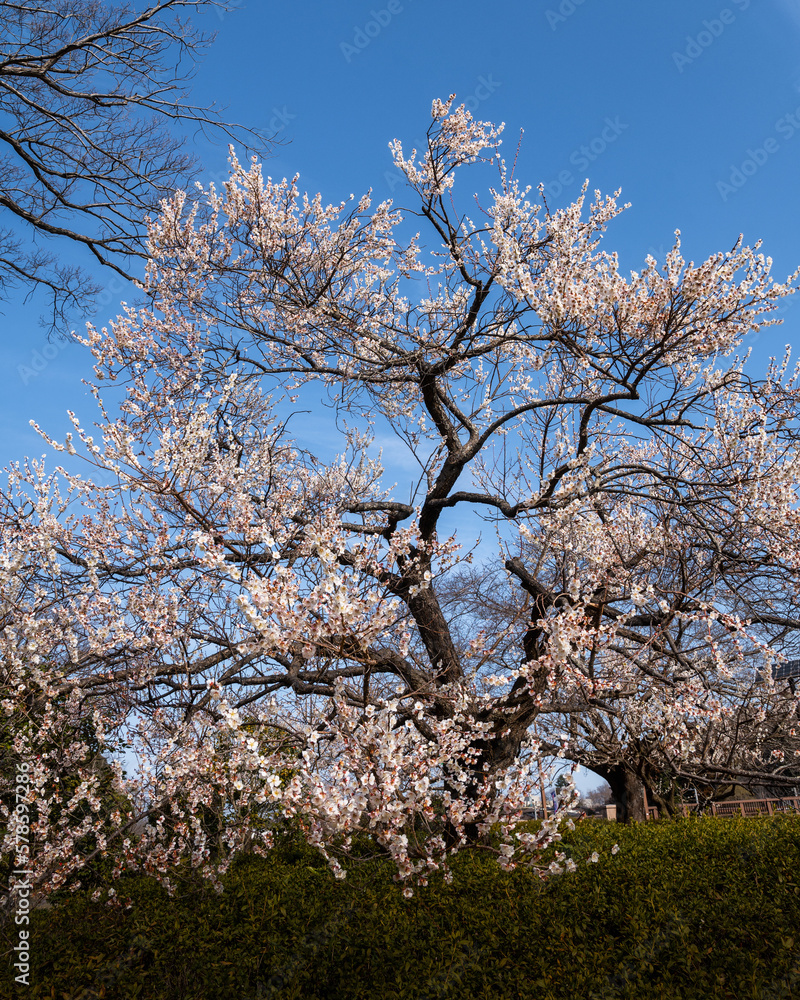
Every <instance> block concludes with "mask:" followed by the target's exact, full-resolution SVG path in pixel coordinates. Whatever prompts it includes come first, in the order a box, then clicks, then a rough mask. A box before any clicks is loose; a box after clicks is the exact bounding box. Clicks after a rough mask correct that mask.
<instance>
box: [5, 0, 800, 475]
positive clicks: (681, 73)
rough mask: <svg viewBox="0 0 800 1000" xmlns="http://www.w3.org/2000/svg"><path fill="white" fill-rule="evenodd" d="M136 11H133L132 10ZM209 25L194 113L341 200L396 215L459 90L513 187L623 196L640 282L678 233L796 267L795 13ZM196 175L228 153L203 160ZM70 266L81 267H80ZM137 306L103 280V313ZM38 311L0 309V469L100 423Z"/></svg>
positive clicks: (618, 4)
mask: <svg viewBox="0 0 800 1000" xmlns="http://www.w3.org/2000/svg"><path fill="white" fill-rule="evenodd" d="M137 6H138V5H137ZM233 6H235V7H236V9H235V10H233V11H231V12H230V13H228V14H224V15H221V14H219V13H218V12H217V13H213V12H209V13H207V14H206V15H205V16H204V17H202V18H201V19H199V21H198V23H199V25H200V26H201V27H203V28H205V29H207V30H212V31H217V33H218V38H217V41H216V43H215V44H214V46H213V47H212V48H211V49H210V50H209V51H208V54H207V55H206V57H205V59H204V62H203V64H202V65H201V66H200V67H199V70H198V74H197V77H196V81H195V86H194V93H193V97H194V99H195V101H196V102H197V103H211V102H216V103H217V104H219V105H222V106H226V107H227V109H228V110H227V117H228V118H229V119H231V120H237V121H239V122H241V123H242V124H245V125H249V126H253V127H257V128H261V129H264V130H265V131H267V132H276V133H277V138H278V139H279V140H280V143H281V145H280V146H278V147H277V148H276V150H275V153H274V155H273V157H272V158H271V159H270V160H269V161H268V162H267V164H266V165H265V173H267V174H271V175H272V176H278V177H282V176H284V175H290V176H291V175H293V174H295V173H299V174H300V186H301V188H305V189H307V190H309V191H311V192H316V191H321V192H322V194H323V197H324V198H325V199H326V200H330V201H336V200H339V199H341V198H343V197H347V196H348V195H349V194H350V193H354V194H355V195H356V196H358V195H359V194H360V193H361V192H362V191H364V190H365V189H367V188H370V187H371V188H373V189H374V192H375V195H376V198H377V199H378V200H382V199H383V198H386V197H393V198H395V201H396V203H397V204H399V205H404V204H405V203H406V202H405V201H404V197H403V188H402V185H401V184H400V182H399V178H398V176H397V174H396V172H395V171H394V169H393V166H392V162H391V158H390V154H389V151H388V148H387V145H388V143H389V141H390V140H391V139H392V138H394V137H398V138H400V139H402V140H403V142H404V144H408V145H413V144H416V143H418V140H419V137H422V136H424V133H425V129H426V128H427V125H428V122H429V115H430V106H431V100H432V99H433V98H435V97H439V98H446V97H447V96H448V95H449V94H450V93H453V92H454V93H456V95H457V97H458V100H459V102H460V101H466V102H467V104H468V106H469V107H470V109H471V110H473V112H474V114H475V115H476V117H479V118H482V119H488V120H491V121H504V122H505V123H506V133H505V135H506V153H507V156H508V157H509V159H511V158H513V153H514V148H515V146H516V142H517V138H518V136H519V132H520V130H521V129H524V136H523V139H522V146H521V150H520V156H519V161H518V168H517V175H518V177H519V178H520V179H521V180H522V181H524V182H525V183H530V184H532V185H534V186H535V185H537V184H538V183H539V182H544V183H545V184H546V185H547V191H548V195H549V200H550V203H551V205H556V206H558V205H561V204H566V203H567V202H568V201H571V200H573V199H574V198H575V197H576V196H577V194H578V192H579V190H580V187H581V184H582V182H583V181H584V179H586V178H588V179H589V182H590V189H594V188H600V189H601V191H603V192H613V191H615V190H616V189H617V188H621V189H622V196H621V200H622V201H629V202H631V203H632V207H631V208H630V209H629V210H628V211H627V212H626V213H625V214H624V215H623V216H622V218H620V219H618V220H617V221H615V222H614V224H613V225H612V226H611V228H610V229H609V232H608V236H607V240H606V246H607V248H608V249H616V250H618V251H619V253H620V258H621V261H622V263H623V265H624V266H626V267H628V268H633V269H639V268H640V267H641V266H642V262H643V259H644V256H645V255H646V254H647V253H648V252H650V253H653V254H654V255H655V256H656V257H657V258H663V255H664V253H665V252H666V249H667V248H668V247H669V246H670V245H671V243H672V238H673V232H674V230H675V229H680V230H681V232H682V238H683V249H684V253H685V255H686V256H687V257H688V258H693V259H695V260H699V259H700V258H702V257H704V256H706V255H708V254H710V253H712V252H714V251H717V250H723V249H727V248H729V247H731V246H732V245H733V244H734V243H735V241H736V240H737V238H738V236H739V234H740V233H743V234H744V237H745V240H746V241H747V242H750V243H752V242H755V241H756V240H757V239H759V238H760V239H763V241H764V252H765V253H767V254H768V255H770V256H772V257H773V259H774V261H775V272H774V273H775V275H776V277H777V278H778V280H783V278H785V276H786V275H787V274H788V273H789V272H790V271H792V270H794V268H795V267H797V265H798V264H800V0H613V2H610V0H493V2H492V3H491V4H489V3H480V4H479V3H477V2H475V0H460V2H459V3H452V2H451V3H444V2H442V0H427V2H423V0H388V2H387V0H342V2H335V3H334V2H321V0H292V2H284V3H280V4H279V3H274V2H271V0H242V2H237V3H235V4H233ZM198 152H199V153H200V155H201V157H202V159H203V161H204V165H205V172H204V174H203V175H202V176H201V178H200V179H203V180H208V179H209V177H211V176H213V175H214V174H215V173H216V174H217V177H218V178H221V176H222V172H224V169H225V161H226V152H225V150H224V149H222V148H220V147H212V146H209V145H208V144H207V143H205V141H204V140H203V141H202V142H201V145H199V146H198ZM76 259H78V260H79V259H80V258H79V257H76ZM125 297H127V298H128V299H132V298H133V297H134V293H133V292H132V291H131V290H129V289H125V288H124V287H123V286H122V283H121V282H119V281H118V279H114V278H113V276H110V277H108V278H107V279H106V291H105V293H104V295H103V297H102V299H101V303H100V310H99V312H98V315H97V316H96V317H95V318H96V319H97V320H98V321H99V322H103V321H104V320H107V319H108V318H110V317H112V316H113V315H115V313H116V311H117V307H118V304H119V300H120V299H121V298H125ZM796 300H797V296H796V297H795V299H794V300H790V305H789V306H788V308H786V310H785V317H786V322H785V325H784V326H783V327H779V328H772V329H771V330H770V331H767V333H766V334H765V335H763V336H762V337H761V338H760V340H758V341H757V342H755V341H754V342H753V345H752V346H753V348H754V353H755V355H756V361H757V365H758V366H760V365H763V362H764V360H765V359H766V358H767V357H768V356H769V355H770V354H781V353H782V351H783V345H784V344H787V343H788V344H792V343H796V342H797V341H798V329H799V328H800V308H797V302H796ZM38 311H39V310H38V307H37V303H36V302H35V301H34V302H31V303H28V304H27V305H23V304H22V302H21V300H17V301H16V302H14V303H11V304H10V305H7V306H6V307H5V308H4V314H3V315H2V316H0V330H2V333H3V336H2V337H1V338H0V363H1V364H2V366H3V372H4V376H5V378H4V392H3V395H2V398H1V399H0V419H1V420H2V423H1V424H0V427H2V438H1V439H0V441H1V443H0V466H2V465H5V464H6V463H7V462H9V461H11V460H15V459H19V458H21V457H22V456H24V455H25V454H33V455H37V454H41V453H42V452H43V450H44V448H43V445H42V444H41V442H40V441H39V439H38V438H37V437H36V436H35V435H34V434H33V432H32V430H31V429H30V427H29V426H28V421H29V420H30V419H31V418H34V419H36V420H37V421H38V422H39V423H40V424H42V425H43V426H45V427H46V428H48V429H49V430H51V431H52V432H53V433H54V434H55V435H56V436H58V435H59V434H62V433H63V431H64V430H65V429H67V424H66V420H65V417H64V413H65V411H66V409H67V408H72V409H74V410H76V411H77V412H78V414H79V416H80V415H81V414H83V415H84V418H85V421H86V422H91V420H92V418H93V416H94V409H93V404H92V403H91V400H90V399H89V398H88V397H87V396H86V390H85V387H83V386H82V385H81V379H82V378H84V377H88V375H89V373H90V367H91V366H90V359H89V357H88V356H87V353H86V352H85V351H84V350H83V349H81V348H80V347H77V346H75V345H64V344H58V343H48V341H47V340H46V338H45V337H44V335H43V333H42V332H41V330H40V329H39V328H38V326H37V315H38Z"/></svg>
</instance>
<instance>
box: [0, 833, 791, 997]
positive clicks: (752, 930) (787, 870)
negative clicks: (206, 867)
mask: <svg viewBox="0 0 800 1000" xmlns="http://www.w3.org/2000/svg"><path fill="white" fill-rule="evenodd" d="M567 837H568V839H567V841H566V843H567V847H566V848H564V847H563V845H562V849H566V850H567V851H568V853H571V854H572V855H573V856H574V857H575V859H576V860H580V859H585V858H586V857H587V856H588V855H589V854H590V853H591V852H592V851H593V850H597V851H598V852H600V855H601V857H600V861H599V862H598V863H597V864H581V865H580V866H579V869H578V871H577V872H575V873H574V874H571V875H564V876H556V877H554V878H552V879H550V880H549V881H548V882H547V883H541V882H540V881H539V880H538V879H535V878H533V877H531V875H530V873H526V872H521V871H515V872H513V873H510V874H503V873H502V872H501V871H500V870H499V869H498V867H497V865H496V864H495V862H494V861H493V860H492V859H491V858H490V857H487V856H486V855H485V854H479V853H472V854H469V855H462V856H459V857H458V858H456V859H455V863H454V872H455V879H454V881H453V883H452V885H450V886H447V885H445V884H444V883H443V882H442V881H441V880H436V881H432V882H431V885H429V886H428V887H427V888H425V889H422V890H418V891H417V893H416V895H415V896H414V898H413V899H412V900H405V899H404V898H403V897H402V895H401V892H400V889H399V887H398V886H397V885H396V884H395V883H394V882H393V880H392V871H393V869H392V866H391V864H388V863H386V862H382V861H367V862H361V863H358V864H355V865H351V869H350V873H349V875H348V878H347V879H346V880H344V881H337V880H336V879H334V878H333V877H332V876H331V875H330V873H329V871H328V870H327V868H326V867H325V864H324V862H323V861H322V859H321V858H320V857H319V855H317V854H316V853H314V852H313V851H312V850H311V849H309V848H307V847H306V846H305V845H301V844H299V843H297V842H293V843H287V844H286V845H285V846H284V847H282V848H281V849H280V850H278V851H276V852H275V853H274V855H273V856H272V857H270V858H269V859H267V860H259V859H255V858H246V859H242V860H241V861H240V862H239V863H237V864H236V865H235V866H234V867H233V869H232V870H231V872H230V874H229V875H228V876H227V877H226V879H225V885H226V889H225V892H224V893H223V894H222V895H218V894H216V893H215V892H214V891H213V889H211V888H210V887H208V886H203V885H191V884H190V883H189V882H184V883H182V885H181V888H180V889H179V890H178V892H177V893H176V896H175V897H174V898H172V899H169V898H168V897H167V895H166V893H165V892H164V891H163V890H162V889H161V888H160V887H158V886H157V885H156V884H155V883H153V882H152V881H150V880H148V879H146V878H143V877H126V878H124V879H122V880H121V881H120V882H119V883H117V885H116V890H117V894H118V896H119V897H120V898H122V899H127V898H130V900H131V901H132V906H131V907H130V908H129V909H122V908H117V909H113V908H109V907H107V906H105V905H104V904H102V903H92V902H91V901H90V900H89V899H88V898H87V895H88V894H87V895H82V894H77V895H75V896H72V897H70V898H69V899H67V900H64V901H63V902H61V903H59V905H58V906H56V907H54V908H53V909H50V910H41V911H37V912H36V913H35V914H34V923H33V934H32V949H31V950H32V963H33V964H32V970H33V972H32V976H31V986H30V987H29V988H24V987H19V988H18V989H19V992H15V990H14V983H13V972H12V971H11V968H10V961H9V960H8V958H7V954H8V952H7V951H6V960H5V962H4V965H3V968H2V970H0V995H1V996H3V997H7V996H25V997H29V998H31V1000H34V998H36V1000H38V998H44V997H48V998H57V1000H79V998H80V1000H89V998H95V997H97V998H99V997H105V998H108V1000H117V998H119V1000H132V998H135V997H141V998H147V1000H150V998H153V1000H156V998H157V1000H228V998H230V1000H250V998H252V1000H256V998H262V1000H265V998H275V1000H278V998H280V1000H289V998H297V1000H300V998H302V1000H313V998H331V1000H333V998H341V1000H362V998H363V1000H367V998H369V1000H375V998H381V1000H401V998H402V1000H411V998H419V1000H423V998H424V1000H434V998H458V1000H484V998H485V1000H520V998H530V1000H551V998H552V1000H555V998H559V1000H561V998H564V1000H574V998H581V1000H612V998H630V1000H646V998H650V997H662V998H669V1000H679V998H701V997H702V998H703V1000H705V998H709V997H712V998H731V1000H741V998H751V997H753V998H763V1000H777V998H787V1000H789V998H792V997H798V996H800V819H799V818H793V817H780V818H775V819H768V818H764V819H746V820H744V819H712V818H706V819H700V820H695V819H689V820H681V821H677V822H664V823H651V824H642V825H638V826H631V827H619V826H615V825H613V824H592V823H583V824H580V826H579V827H578V828H577V829H576V830H575V831H574V832H573V833H571V834H568V835H567ZM615 841H616V842H618V843H619V845H620V851H619V853H618V854H617V855H616V856H615V857H614V856H612V855H611V853H610V848H611V847H612V845H613V844H614V842H615ZM3 935H4V937H3V950H6V949H7V948H8V947H9V944H10V943H15V941H16V938H15V935H14V928H13V927H11V928H9V927H6V928H4V930H3Z"/></svg>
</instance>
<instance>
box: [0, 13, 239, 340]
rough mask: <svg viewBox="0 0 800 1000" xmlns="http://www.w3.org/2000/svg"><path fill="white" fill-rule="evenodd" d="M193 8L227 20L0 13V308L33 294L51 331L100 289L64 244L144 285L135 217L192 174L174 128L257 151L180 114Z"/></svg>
mask: <svg viewBox="0 0 800 1000" xmlns="http://www.w3.org/2000/svg"><path fill="white" fill-rule="evenodd" d="M203 8H218V9H220V10H226V9H228V7H227V6H226V4H225V3H218V2H216V0H196V2H189V0H164V2H161V3H150V4H149V5H147V6H146V7H145V8H144V9H139V10H137V9H136V5H133V4H129V3H106V2H101V0H34V2H26V3H9V2H5V0H3V2H0V301H2V300H3V299H8V298H9V296H10V294H11V293H12V291H13V289H15V288H17V287H19V288H22V289H26V290H27V291H28V293H30V292H32V291H33V290H34V289H36V288H40V289H44V290H45V291H46V292H47V296H48V299H49V310H48V316H47V320H46V325H47V327H48V328H49V329H50V330H54V329H56V328H59V329H60V328H61V327H62V325H63V324H64V323H65V322H66V321H67V318H68V315H70V314H72V313H73V312H79V311H80V310H85V309H87V308H88V307H89V305H90V303H91V300H92V297H93V296H94V295H95V294H96V292H97V291H99V286H98V285H97V284H96V282H94V281H93V280H92V279H91V278H90V276H89V274H88V272H87V271H86V269H85V268H84V267H81V266H79V265H78V264H76V263H73V262H72V261H71V259H70V245H72V247H71V249H72V251H73V252H74V250H75V248H76V247H77V246H80V247H83V248H85V249H86V250H87V251H88V253H89V254H90V255H91V257H93V258H94V260H95V261H96V262H98V263H100V264H102V265H104V266H106V267H108V268H110V269H111V270H113V271H116V272H117V274H119V275H122V276H123V277H125V278H131V277H136V276H141V271H143V262H144V259H145V256H146V251H145V237H146V226H145V222H144V219H145V215H146V214H147V213H155V212H157V211H158V208H159V202H160V200H161V199H162V198H164V197H165V196H169V195H171V194H172V193H173V191H174V190H175V189H176V188H185V187H186V186H187V185H188V184H189V183H190V181H191V179H192V175H193V174H194V173H195V172H196V167H197V163H196V160H195V158H194V157H193V156H192V155H191V154H189V153H188V152H186V149H185V143H184V138H183V137H182V136H181V134H180V129H181V128H184V129H185V128H187V127H191V128H194V129H202V130H205V131H210V132H216V133H217V134H219V135H221V136H223V137H226V138H230V139H233V138H236V139H237V140H238V141H240V142H245V141H246V140H249V139H252V140H254V141H258V137H257V136H256V133H254V132H251V131H249V130H245V129H241V128H239V127H238V126H228V125H226V124H225V123H224V122H223V121H222V120H221V118H220V116H219V113H218V112H217V111H216V110H215V109H214V108H213V107H210V108H202V107H197V106H195V105H192V104H190V103H187V94H188V92H187V89H186V84H187V81H188V79H189V76H190V72H189V71H190V69H191V64H192V63H193V62H194V60H195V59H196V58H197V55H198V52H199V50H200V49H202V48H203V47H205V46H206V45H207V44H208V43H209V42H210V41H211V40H212V37H213V36H204V35H201V34H199V33H197V32H196V31H194V30H193V29H192V28H191V26H190V25H189V23H188V21H187V20H186V19H185V18H183V17H181V15H183V14H185V13H186V12H188V11H189V10H195V11H197V10H201V9H203Z"/></svg>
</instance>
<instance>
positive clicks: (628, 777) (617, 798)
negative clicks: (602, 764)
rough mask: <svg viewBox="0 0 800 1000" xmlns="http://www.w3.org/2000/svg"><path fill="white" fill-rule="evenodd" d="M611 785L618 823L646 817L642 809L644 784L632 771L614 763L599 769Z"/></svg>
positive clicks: (637, 820) (634, 821) (635, 820)
mask: <svg viewBox="0 0 800 1000" xmlns="http://www.w3.org/2000/svg"><path fill="white" fill-rule="evenodd" d="M594 770H597V771H598V773H599V774H601V775H602V776H603V777H604V778H605V779H606V781H607V782H608V784H609V785H610V787H611V794H612V796H613V798H614V802H615V803H616V805H617V822H618V823H631V822H633V823H641V822H644V820H646V819H647V815H646V813H645V809H644V784H643V783H642V779H641V778H640V777H639V775H638V774H636V773H635V772H634V771H631V770H630V769H629V768H627V767H625V766H624V765H622V764H615V765H613V766H609V767H608V768H606V769H604V771H605V773H604V771H603V770H600V769H598V768H594Z"/></svg>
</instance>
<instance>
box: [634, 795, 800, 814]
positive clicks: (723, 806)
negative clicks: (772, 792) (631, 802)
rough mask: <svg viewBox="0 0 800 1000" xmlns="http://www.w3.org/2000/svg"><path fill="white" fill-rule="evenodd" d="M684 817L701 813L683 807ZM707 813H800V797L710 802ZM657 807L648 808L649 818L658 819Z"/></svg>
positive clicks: (691, 808) (694, 807) (694, 809)
mask: <svg viewBox="0 0 800 1000" xmlns="http://www.w3.org/2000/svg"><path fill="white" fill-rule="evenodd" d="M681 811H682V812H683V815H684V816H691V815H692V814H693V813H697V812H699V811H700V809H699V807H698V806H688V805H684V806H681ZM706 811H707V812H710V813H711V815H712V816H777V815H780V814H781V813H796V812H800V797H794V796H793V797H791V798H785V799H731V800H729V801H728V802H710V803H709V805H708V806H707V807H706ZM658 816H659V812H658V807H657V806H648V807H647V818H648V819H649V820H650V819H658Z"/></svg>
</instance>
